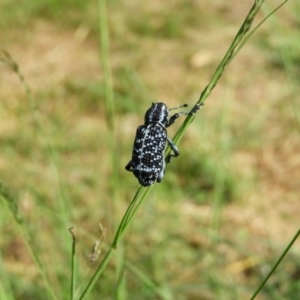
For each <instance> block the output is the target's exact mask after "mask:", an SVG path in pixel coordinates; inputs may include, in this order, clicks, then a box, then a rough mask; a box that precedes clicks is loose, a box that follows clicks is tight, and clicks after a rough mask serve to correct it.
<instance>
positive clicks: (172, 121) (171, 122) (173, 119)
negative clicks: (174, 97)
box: [166, 111, 189, 128]
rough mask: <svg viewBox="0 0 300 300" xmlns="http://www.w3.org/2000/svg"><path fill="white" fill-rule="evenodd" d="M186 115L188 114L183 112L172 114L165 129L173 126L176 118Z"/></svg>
mask: <svg viewBox="0 0 300 300" xmlns="http://www.w3.org/2000/svg"><path fill="white" fill-rule="evenodd" d="M188 114H189V113H188V112H185V111H183V112H180V113H176V114H174V115H173V116H172V117H170V119H169V121H168V124H167V125H166V128H167V127H169V126H171V125H172V124H174V122H175V121H176V119H177V118H179V116H180V115H188Z"/></svg>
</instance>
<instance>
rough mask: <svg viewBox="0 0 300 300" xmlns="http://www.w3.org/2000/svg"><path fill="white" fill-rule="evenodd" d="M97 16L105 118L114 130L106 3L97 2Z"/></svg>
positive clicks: (99, 0) (103, 0)
mask: <svg viewBox="0 0 300 300" xmlns="http://www.w3.org/2000/svg"><path fill="white" fill-rule="evenodd" d="M98 14H99V39H100V49H101V53H100V57H101V61H102V67H103V75H104V94H105V97H104V98H105V116H106V122H107V124H108V126H109V127H110V129H111V130H113V129H114V122H113V121H114V100H113V99H114V95H113V83H112V82H113V80H112V73H111V66H110V56H109V33H108V22H107V3H106V0H98Z"/></svg>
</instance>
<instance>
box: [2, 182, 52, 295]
mask: <svg viewBox="0 0 300 300" xmlns="http://www.w3.org/2000/svg"><path fill="white" fill-rule="evenodd" d="M0 200H2V202H3V205H4V207H5V208H6V209H7V210H8V211H9V212H10V213H11V215H12V217H13V219H14V220H15V223H16V225H17V227H18V230H19V232H20V236H21V237H22V240H23V242H24V244H25V245H26V248H27V250H28V252H29V253H30V256H31V258H32V260H33V261H34V263H35V266H36V268H37V269H38V271H39V274H40V275H41V277H42V280H43V282H44V285H45V289H46V297H47V299H49V300H51V299H52V300H57V297H56V294H55V293H54V290H53V289H52V286H51V284H50V282H49V280H48V277H47V275H46V273H45V271H44V268H43V265H42V263H41V261H40V259H39V256H38V254H37V252H36V251H35V249H34V248H33V247H32V245H34V242H33V240H34V238H33V236H32V235H31V234H30V231H29V230H28V228H27V227H26V224H25V222H24V220H23V218H22V216H21V215H20V214H19V212H18V205H17V201H16V199H15V198H14V197H13V196H12V194H11V193H10V192H9V191H8V189H7V188H5V187H4V186H3V184H2V183H0Z"/></svg>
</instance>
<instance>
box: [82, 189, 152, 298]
mask: <svg viewBox="0 0 300 300" xmlns="http://www.w3.org/2000/svg"><path fill="white" fill-rule="evenodd" d="M151 188H152V186H150V187H149V188H144V187H142V186H141V187H140V188H139V189H138V191H137V192H136V194H135V196H134V197H133V199H132V201H131V202H130V204H129V206H128V208H127V210H126V212H125V214H124V216H123V218H122V220H121V222H120V225H119V227H118V229H117V232H116V235H115V238H114V240H113V243H112V245H111V247H110V249H109V250H108V252H107V253H106V255H105V257H104V258H103V260H102V262H101V264H100V265H99V267H98V269H97V270H96V272H95V273H94V275H93V277H92V278H91V280H90V282H89V283H88V285H87V286H86V288H85V290H84V291H83V292H82V294H81V296H80V297H79V300H82V299H84V297H85V296H86V295H87V294H88V293H89V292H90V291H91V289H92V288H93V286H94V285H95V283H96V282H97V280H98V278H99V277H100V275H101V274H102V272H103V271H104V269H105V267H106V265H107V264H108V262H109V261H110V259H111V257H112V256H113V254H114V253H115V251H116V249H117V245H118V242H119V240H120V238H121V237H122V236H123V234H124V233H125V230H126V229H127V228H128V225H129V224H130V223H131V221H132V220H133V217H134V215H135V214H136V212H137V210H138V208H139V206H140V205H141V203H142V202H143V200H145V199H146V197H147V195H148V194H149V192H150V190H151Z"/></svg>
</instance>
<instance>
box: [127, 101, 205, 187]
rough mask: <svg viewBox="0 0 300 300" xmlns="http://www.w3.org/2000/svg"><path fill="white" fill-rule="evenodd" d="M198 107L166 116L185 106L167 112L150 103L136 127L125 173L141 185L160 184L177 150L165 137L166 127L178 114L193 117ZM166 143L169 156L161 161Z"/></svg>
mask: <svg viewBox="0 0 300 300" xmlns="http://www.w3.org/2000/svg"><path fill="white" fill-rule="evenodd" d="M200 106H201V105H199V104H197V105H195V107H194V108H193V109H192V111H191V112H189V113H187V112H180V113H176V114H174V115H173V116H171V117H170V115H169V111H170V110H173V109H178V108H180V107H187V104H184V105H181V106H179V107H174V108H171V109H168V108H167V106H166V105H165V104H164V103H162V102H158V103H152V106H151V107H150V108H149V109H148V110H147V112H146V114H145V122H144V125H141V126H139V127H138V128H137V131H136V136H135V141H134V144H133V150H132V159H131V161H130V162H129V163H128V164H127V165H126V167H125V168H126V170H127V171H130V172H133V174H134V176H135V177H136V178H137V179H138V181H139V183H140V184H141V185H142V186H149V185H152V184H153V183H155V182H161V180H162V178H163V177H164V174H165V167H166V164H167V163H169V162H170V161H171V158H172V157H177V156H178V155H179V151H178V148H177V147H176V145H175V144H174V143H173V142H172V140H170V139H169V138H168V136H167V130H166V128H167V127H169V126H171V125H172V124H173V123H174V122H175V120H176V119H177V118H178V117H179V116H180V115H188V114H194V113H195V112H197V110H199V108H200ZM167 142H168V143H169V145H170V147H171V150H172V151H173V153H170V154H169V155H168V156H167V157H166V159H164V152H165V149H166V144H167Z"/></svg>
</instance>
